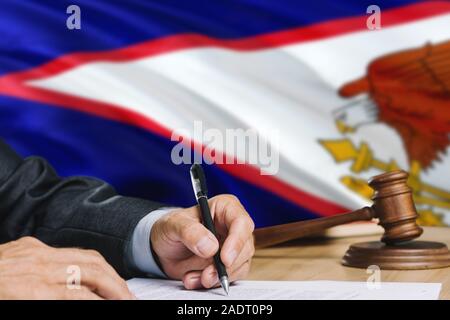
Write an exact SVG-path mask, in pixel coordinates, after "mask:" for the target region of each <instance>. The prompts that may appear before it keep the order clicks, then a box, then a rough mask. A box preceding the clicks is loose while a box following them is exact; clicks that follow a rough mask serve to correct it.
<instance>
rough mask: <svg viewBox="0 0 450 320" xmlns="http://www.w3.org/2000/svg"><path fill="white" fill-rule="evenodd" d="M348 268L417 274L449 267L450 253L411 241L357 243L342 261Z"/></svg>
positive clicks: (439, 245) (443, 247)
mask: <svg viewBox="0 0 450 320" xmlns="http://www.w3.org/2000/svg"><path fill="white" fill-rule="evenodd" d="M342 264H343V265H344V266H348V267H355V268H367V267H368V266H370V265H377V266H378V267H379V268H380V269H382V270H383V269H390V270H417V269H436V268H445V267H450V252H449V250H448V248H447V246H446V245H445V244H443V243H440V242H431V241H410V242H405V243H400V244H395V245H386V244H385V243H383V242H381V241H371V242H360V243H355V244H353V245H351V246H350V248H349V249H348V250H347V252H346V253H345V255H344V257H343V258H342Z"/></svg>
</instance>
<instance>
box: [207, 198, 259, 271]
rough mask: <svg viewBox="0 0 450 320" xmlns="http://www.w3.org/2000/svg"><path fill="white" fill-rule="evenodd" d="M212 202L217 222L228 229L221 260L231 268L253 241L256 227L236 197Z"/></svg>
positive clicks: (216, 199)
mask: <svg viewBox="0 0 450 320" xmlns="http://www.w3.org/2000/svg"><path fill="white" fill-rule="evenodd" d="M225 197H226V198H225ZM224 199H225V200H224ZM211 200H212V203H213V206H214V209H213V210H214V212H215V215H216V221H217V222H218V223H219V224H221V225H224V226H226V228H227V229H228V235H227V237H226V239H225V242H224V243H223V246H222V250H221V259H222V261H223V263H224V264H225V266H227V267H230V266H232V265H233V263H234V261H235V260H236V258H237V257H238V256H239V254H240V252H241V251H242V249H243V248H244V246H245V245H246V243H247V242H248V241H249V239H252V237H253V230H254V228H255V225H254V223H253V220H252V219H251V218H250V216H249V215H248V213H247V212H246V211H245V209H244V207H243V206H242V205H241V204H240V202H239V200H237V198H236V197H234V196H228V195H227V196H220V197H215V198H212V199H211Z"/></svg>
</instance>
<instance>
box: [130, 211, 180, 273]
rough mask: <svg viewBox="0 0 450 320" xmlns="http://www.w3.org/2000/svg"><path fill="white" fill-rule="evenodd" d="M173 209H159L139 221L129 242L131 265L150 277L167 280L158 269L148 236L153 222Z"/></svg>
mask: <svg viewBox="0 0 450 320" xmlns="http://www.w3.org/2000/svg"><path fill="white" fill-rule="evenodd" d="M174 209H175V208H161V209H158V210H155V211H152V212H150V213H149V214H147V215H146V216H145V217H144V218H142V219H141V221H139V223H138V224H137V226H136V228H135V229H134V231H133V237H132V240H131V261H130V262H131V265H132V266H133V267H134V268H135V269H137V270H138V271H140V272H143V273H146V274H147V275H148V276H150V277H160V278H167V276H166V275H165V274H164V272H163V271H162V270H161V269H160V268H159V266H158V264H157V263H156V260H155V257H154V256H153V253H152V249H151V247H150V234H151V232H152V227H153V225H154V224H155V222H156V221H157V220H158V219H159V218H161V217H162V216H163V215H165V214H167V213H169V212H170V211H173V210H174Z"/></svg>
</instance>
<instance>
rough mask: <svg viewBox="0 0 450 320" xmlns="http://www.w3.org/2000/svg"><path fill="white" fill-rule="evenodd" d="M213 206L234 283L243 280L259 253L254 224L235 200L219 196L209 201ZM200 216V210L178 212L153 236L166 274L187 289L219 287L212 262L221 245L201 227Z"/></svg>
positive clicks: (166, 218)
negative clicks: (254, 255)
mask: <svg viewBox="0 0 450 320" xmlns="http://www.w3.org/2000/svg"><path fill="white" fill-rule="evenodd" d="M209 206H210V208H211V214H212V216H213V219H214V223H215V227H216V231H217V233H218V237H219V241H220V243H221V244H222V246H221V251H220V257H221V259H222V262H223V263H224V264H225V267H226V268H227V273H228V276H229V278H230V281H235V280H238V279H242V278H244V277H245V276H246V275H247V274H248V272H249V270H250V262H251V258H252V256H253V254H254V252H255V248H254V245H253V229H254V223H253V221H252V219H251V218H250V216H249V215H248V213H247V212H246V211H245V209H244V207H243V206H242V204H241V203H240V202H239V200H238V199H237V198H236V197H235V196H232V195H220V196H216V197H214V198H211V199H210V200H209ZM200 216H201V214H200V211H199V209H198V206H194V207H191V208H188V209H177V210H174V211H172V212H171V213H169V214H167V215H166V216H163V217H162V218H161V219H159V220H158V221H157V222H156V223H155V224H154V226H153V228H152V233H151V236H150V237H151V244H152V248H153V250H154V252H155V253H156V254H157V256H158V259H159V261H160V263H161V266H162V268H163V270H164V272H165V273H166V274H167V275H168V276H169V277H170V278H173V279H182V280H183V283H184V286H185V287H186V289H200V288H211V287H214V286H217V285H218V284H219V282H218V281H219V279H218V276H217V271H216V269H215V267H214V263H213V258H212V257H213V256H214V254H215V253H216V252H217V250H219V242H218V241H217V239H216V238H215V237H214V235H213V234H212V233H211V232H209V231H208V229H206V228H205V227H204V226H203V224H201V222H200Z"/></svg>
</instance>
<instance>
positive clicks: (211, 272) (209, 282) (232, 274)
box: [200, 260, 250, 288]
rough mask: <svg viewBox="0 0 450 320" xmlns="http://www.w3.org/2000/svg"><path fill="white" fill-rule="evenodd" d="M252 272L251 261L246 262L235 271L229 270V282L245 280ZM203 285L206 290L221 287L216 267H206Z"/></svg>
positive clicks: (202, 278)
mask: <svg viewBox="0 0 450 320" xmlns="http://www.w3.org/2000/svg"><path fill="white" fill-rule="evenodd" d="M249 271H250V260H248V261H246V262H244V263H243V264H242V265H240V266H239V267H237V268H236V269H235V270H227V273H228V280H229V281H230V282H234V281H236V280H240V279H244V278H245V277H246V276H247V274H248V273H249ZM200 281H201V285H202V287H204V288H212V287H217V286H220V282H219V276H218V274H217V271H216V268H215V267H214V265H209V266H208V267H206V268H205V269H204V270H203V271H202V274H201V277H200Z"/></svg>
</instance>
